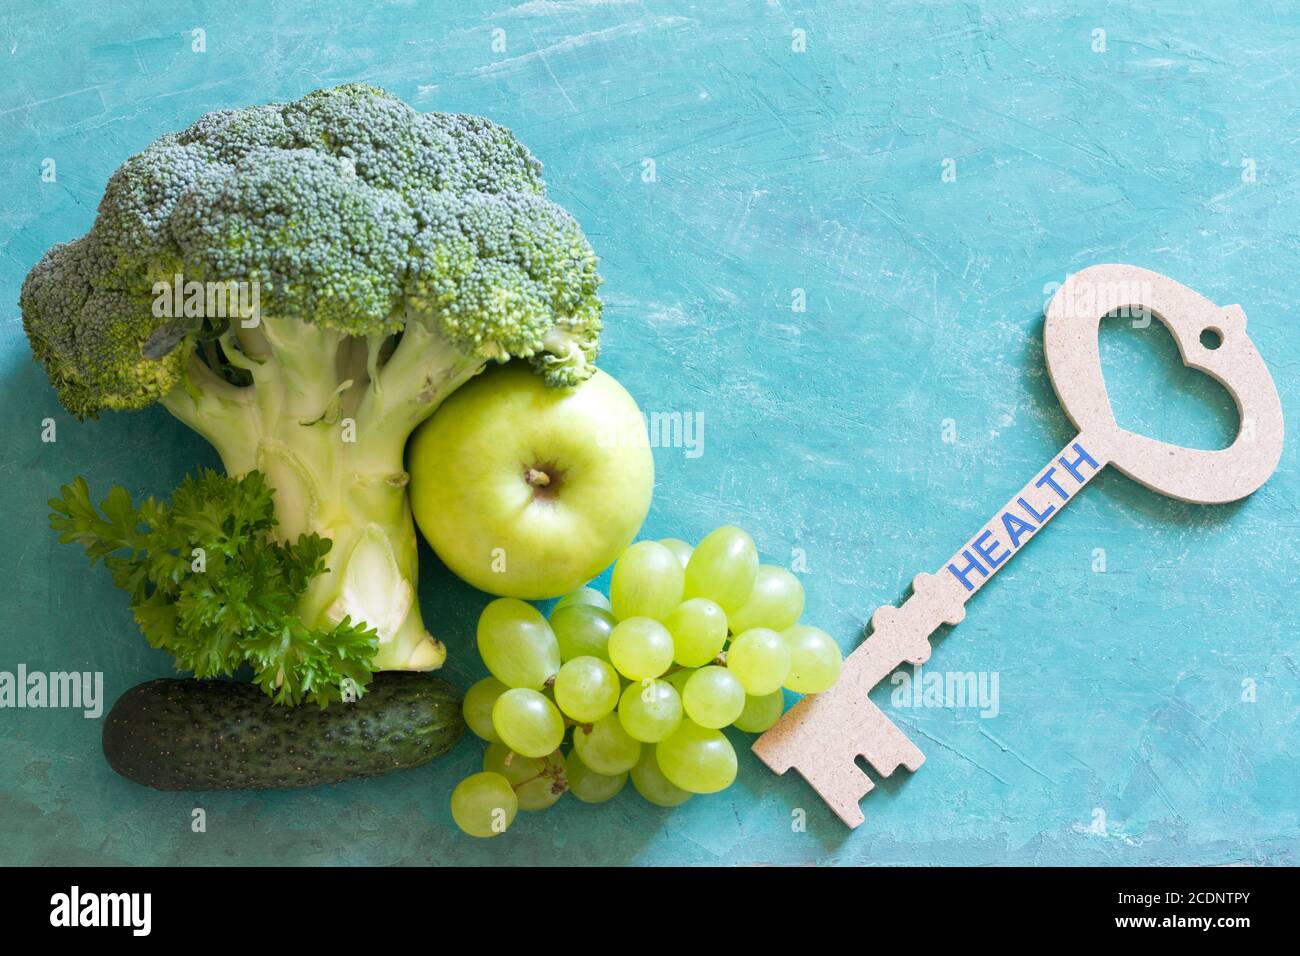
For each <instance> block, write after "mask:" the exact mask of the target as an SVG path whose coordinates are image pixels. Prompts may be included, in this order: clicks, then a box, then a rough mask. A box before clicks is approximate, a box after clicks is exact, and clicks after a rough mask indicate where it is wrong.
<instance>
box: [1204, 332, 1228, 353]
mask: <svg viewBox="0 0 1300 956" xmlns="http://www.w3.org/2000/svg"><path fill="white" fill-rule="evenodd" d="M1222 344H1223V333H1222V332H1220V331H1219V330H1218V329H1213V328H1211V329H1204V330H1202V332H1201V346H1202V347H1203V348H1207V349H1209V350H1210V351H1211V352H1213V351H1214V350H1215V349H1217V348H1218V347H1219V346H1220V345H1222Z"/></svg>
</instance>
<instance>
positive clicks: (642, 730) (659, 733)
mask: <svg viewBox="0 0 1300 956" xmlns="http://www.w3.org/2000/svg"><path fill="white" fill-rule="evenodd" d="M618 719H619V720H620V721H621V722H622V723H623V729H624V730H626V731H627V732H628V736H630V737H633V738H635V739H636V740H639V741H641V742H642V743H654V742H655V741H658V740H663V739H664V738H665V737H667V736H668V735H669V734H671V733H672V732H673V731H674V730H676V729H677V725H678V724H680V723H681V722H682V699H681V697H679V696H678V694H677V690H676V689H675V688H674V687H673V685H672V684H670V683H668V681H666V680H653V679H652V680H644V681H641V682H640V683H639V684H629V685H628V686H627V689H626V690H624V691H623V696H622V697H621V698H619V702H618Z"/></svg>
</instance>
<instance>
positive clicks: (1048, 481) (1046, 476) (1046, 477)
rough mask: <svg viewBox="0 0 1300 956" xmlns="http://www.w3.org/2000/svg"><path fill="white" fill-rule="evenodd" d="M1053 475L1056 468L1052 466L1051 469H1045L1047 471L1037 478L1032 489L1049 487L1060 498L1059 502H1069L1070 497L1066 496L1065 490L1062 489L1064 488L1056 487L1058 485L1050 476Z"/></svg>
mask: <svg viewBox="0 0 1300 956" xmlns="http://www.w3.org/2000/svg"><path fill="white" fill-rule="evenodd" d="M1054 474H1056V468H1055V466H1053V467H1051V468H1049V469H1047V471H1045V472H1043V476H1042V477H1041V478H1039V479H1038V480H1037V481H1035V482H1034V487H1035V488H1041V487H1043V485H1047V486H1048V487H1050V488H1051V489H1052V490H1053V491H1055V492H1056V493H1057V494H1058V495H1060V496H1061V500H1062V501H1069V500H1070V496H1069V495H1068V494H1066V493H1065V489H1064V488H1062V487H1061V486H1060V485H1058V484H1057V483H1056V479H1055V478H1053V477H1052V475H1054Z"/></svg>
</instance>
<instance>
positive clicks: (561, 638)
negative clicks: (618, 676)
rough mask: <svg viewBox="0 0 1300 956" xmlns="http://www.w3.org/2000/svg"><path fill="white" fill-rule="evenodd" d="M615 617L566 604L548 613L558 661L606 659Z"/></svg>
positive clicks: (589, 607) (605, 610) (593, 608)
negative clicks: (557, 646)
mask: <svg viewBox="0 0 1300 956" xmlns="http://www.w3.org/2000/svg"><path fill="white" fill-rule="evenodd" d="M617 623H618V618H616V617H614V615H613V613H612V612H611V611H610V610H609V609H608V608H603V607H596V605H594V604H568V605H565V606H564V607H561V608H556V609H555V610H553V611H551V629H552V630H553V631H554V632H555V640H556V643H558V644H559V646H560V661H561V662H564V661H571V660H573V659H574V658H575V657H599V658H600V659H601V660H602V661H607V660H609V635H610V632H611V631H613V630H614V625H615V624H617Z"/></svg>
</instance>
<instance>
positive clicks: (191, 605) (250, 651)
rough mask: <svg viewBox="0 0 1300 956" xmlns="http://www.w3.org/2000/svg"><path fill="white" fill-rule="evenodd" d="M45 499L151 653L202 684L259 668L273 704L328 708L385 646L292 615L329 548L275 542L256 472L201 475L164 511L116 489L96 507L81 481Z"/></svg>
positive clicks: (363, 676) (372, 635) (321, 543)
mask: <svg viewBox="0 0 1300 956" xmlns="http://www.w3.org/2000/svg"><path fill="white" fill-rule="evenodd" d="M60 490H61V492H62V495H63V497H62V498H53V499H51V500H50V509H51V514H50V527H51V528H53V529H54V530H55V531H57V532H59V540H60V541H63V542H65V543H76V544H80V545H81V546H82V547H83V548H85V550H86V554H87V555H88V556H89V557H90V560H91V563H92V564H93V563H94V562H95V561H98V560H100V559H101V558H102V559H103V560H104V563H105V565H106V566H107V567H108V569H109V571H110V572H111V573H112V576H113V581H114V583H115V584H117V586H118V587H120V588H122V589H123V590H124V591H126V592H127V593H128V594H129V595H130V596H131V610H132V613H133V614H134V615H135V620H136V623H137V624H138V625H139V627H140V630H141V632H142V633H143V634H144V636H145V638H146V639H147V640H148V641H149V643H150V644H151V645H152V646H154V647H156V648H159V649H161V650H164V651H167V652H168V653H170V654H171V655H172V656H173V658H175V661H176V666H177V668H179V669H180V670H186V671H192V672H193V673H194V675H195V676H196V677H215V676H219V675H230V674H233V673H234V672H235V671H236V670H237V669H238V668H239V667H240V666H241V665H243V664H245V663H248V664H250V665H252V667H253V672H254V680H255V682H256V683H257V684H258V686H260V687H261V688H262V689H263V690H264V691H265V692H266V693H267V695H268V696H270V697H272V698H273V699H274V700H275V701H276V702H277V703H282V704H288V705H297V704H300V703H302V702H303V701H305V700H311V701H315V702H316V703H317V704H319V705H320V706H321V707H325V706H327V705H328V704H330V703H331V702H333V701H337V700H341V699H342V698H343V696H344V695H345V693H346V694H348V695H355V694H360V693H362V689H363V688H364V687H365V686H366V685H367V684H368V683H369V682H370V677H371V674H372V666H371V660H372V658H373V657H374V654H375V650H376V648H377V646H378V640H379V638H378V635H377V634H376V632H375V631H374V629H373V628H368V627H366V626H365V624H363V623H361V622H357V623H353V622H352V621H351V620H349V619H347V618H344V619H343V620H342V621H340V622H338V623H337V624H334V625H333V626H332V627H331V628H329V629H328V630H325V629H321V628H316V627H310V626H308V625H307V624H305V623H304V622H302V621H301V620H299V618H298V616H297V614H296V610H295V609H296V607H297V602H298V598H299V597H301V596H302V594H303V593H304V592H305V591H306V590H307V587H308V585H309V584H310V583H311V581H312V579H313V578H315V577H316V576H318V575H320V574H322V573H324V572H325V571H326V570H327V569H328V565H327V564H326V561H325V558H326V555H328V554H329V550H330V545H331V542H330V540H329V539H328V538H322V537H320V536H319V535H317V534H304V535H300V536H299V537H298V540H297V541H292V542H286V541H278V540H276V538H275V536H274V528H275V507H274V505H275V501H274V492H273V491H272V489H271V488H270V487H269V486H268V485H267V484H266V481H265V479H264V478H263V477H262V475H261V473H260V472H257V471H252V472H249V473H248V474H247V475H245V476H243V477H242V478H230V477H227V476H225V475H222V474H220V473H219V472H215V471H212V470H210V469H204V470H202V471H200V472H199V474H198V475H194V476H187V477H186V478H185V479H184V481H182V482H181V485H180V487H179V488H177V489H176V491H175V493H174V494H173V495H172V500H171V502H170V504H169V503H167V502H159V501H156V500H155V499H153V498H147V499H145V500H144V501H143V502H141V503H140V505H139V506H136V505H135V504H134V503H133V502H132V500H131V496H130V494H129V493H128V492H127V491H126V490H125V489H124V488H121V487H115V488H113V489H111V490H110V491H109V493H108V495H107V496H106V497H105V498H104V500H103V502H101V503H100V505H99V507H98V508H96V507H95V505H94V503H93V501H92V500H91V497H90V489H89V487H88V486H87V484H86V481H85V479H83V478H77V479H76V480H74V481H73V482H72V483H71V484H69V485H64V486H63V487H62V488H61V489H60Z"/></svg>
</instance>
